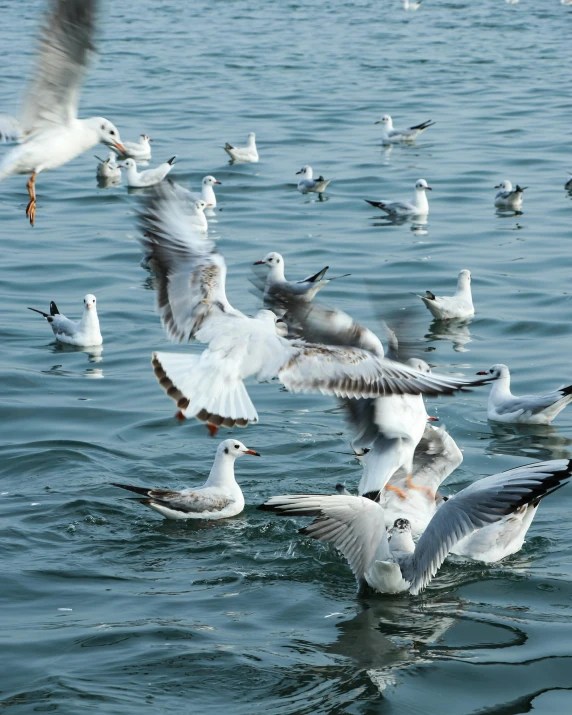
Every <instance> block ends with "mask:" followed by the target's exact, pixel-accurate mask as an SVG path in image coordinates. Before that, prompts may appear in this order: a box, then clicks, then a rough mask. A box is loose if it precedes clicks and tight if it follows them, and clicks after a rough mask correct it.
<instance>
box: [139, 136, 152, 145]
mask: <svg viewBox="0 0 572 715" xmlns="http://www.w3.org/2000/svg"><path fill="white" fill-rule="evenodd" d="M152 141H153V140H152V139H151V137H150V136H147V134H141V135H140V136H139V142H140V143H141V144H149V143H150V142H152Z"/></svg>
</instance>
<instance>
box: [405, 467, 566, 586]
mask: <svg viewBox="0 0 572 715" xmlns="http://www.w3.org/2000/svg"><path fill="white" fill-rule="evenodd" d="M571 472H572V460H568V459H554V460H552V461H549V462H537V463H536V464H528V465H526V466H524V467H517V468H516V469H511V470H509V471H508V472H502V473H501V474H493V475H492V476H490V477H485V478H484V479H479V480H478V481H476V482H474V483H473V484H471V485H470V486H468V487H466V488H465V489H463V490H461V491H460V492H459V493H458V494H455V495H454V496H452V497H451V498H450V499H448V500H447V501H446V502H445V503H444V504H443V506H442V507H441V508H440V509H439V510H438V511H437V513H436V514H435V516H434V517H433V518H432V519H431V522H430V523H429V525H428V527H427V529H426V530H425V532H424V533H423V535H422V536H421V538H420V539H419V542H418V544H417V548H416V549H415V553H414V554H413V555H412V556H411V557H410V558H409V559H408V560H407V561H405V562H404V563H403V564H402V571H403V575H404V578H405V579H406V580H408V581H409V582H410V583H411V587H410V591H411V593H413V594H416V593H419V592H420V591H422V590H423V589H424V588H425V587H426V586H427V584H428V583H429V582H430V581H431V579H432V578H433V576H434V575H435V574H436V573H437V571H438V569H439V567H440V566H441V564H442V563H443V561H444V560H445V558H446V556H447V554H448V553H449V552H450V551H451V549H452V548H453V546H454V545H455V544H456V543H457V542H458V541H460V540H461V539H462V538H464V537H465V536H468V535H469V534H472V533H473V532H474V531H475V530H476V529H480V528H481V527H483V526H486V525H487V524H493V523H495V522H497V521H500V520H501V519H502V518H503V517H505V516H506V515H507V514H510V513H512V512H513V511H515V510H516V509H518V508H519V507H521V506H524V505H525V504H530V503H531V502H533V501H534V500H536V499H538V498H541V497H543V496H546V495H547V494H549V493H551V492H552V491H554V490H556V489H558V488H559V487H560V486H562V482H563V481H564V480H566V479H568V478H569V477H570V473H571Z"/></svg>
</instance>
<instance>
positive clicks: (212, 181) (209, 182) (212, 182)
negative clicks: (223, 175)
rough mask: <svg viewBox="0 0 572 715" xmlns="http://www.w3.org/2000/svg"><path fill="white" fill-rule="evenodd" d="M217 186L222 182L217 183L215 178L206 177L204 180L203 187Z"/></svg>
mask: <svg viewBox="0 0 572 715" xmlns="http://www.w3.org/2000/svg"><path fill="white" fill-rule="evenodd" d="M215 184H220V181H217V180H216V179H215V178H214V176H205V178H204V179H203V186H214V185H215Z"/></svg>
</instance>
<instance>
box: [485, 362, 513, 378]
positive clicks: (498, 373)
mask: <svg viewBox="0 0 572 715" xmlns="http://www.w3.org/2000/svg"><path fill="white" fill-rule="evenodd" d="M477 375H487V376H489V377H493V378H494V379H495V380H498V379H499V378H501V377H502V378H506V377H508V378H510V372H509V370H508V367H507V366H506V365H503V364H501V363H499V364H498V365H493V366H492V367H490V368H489V369H488V370H480V371H479V372H478V373H477Z"/></svg>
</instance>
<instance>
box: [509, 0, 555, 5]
mask: <svg viewBox="0 0 572 715" xmlns="http://www.w3.org/2000/svg"><path fill="white" fill-rule="evenodd" d="M560 1H561V2H562V0H560ZM506 2H507V3H508V4H509V5H516V4H517V3H518V2H519V0H506Z"/></svg>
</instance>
